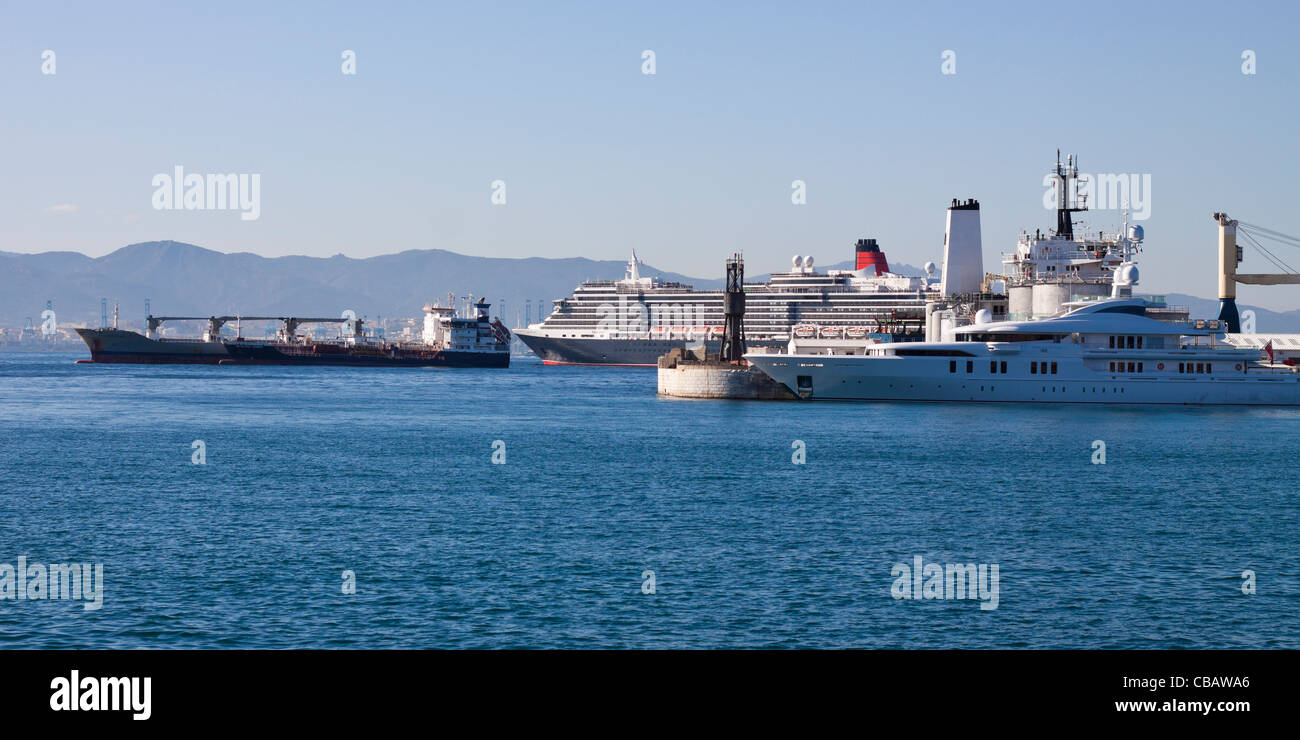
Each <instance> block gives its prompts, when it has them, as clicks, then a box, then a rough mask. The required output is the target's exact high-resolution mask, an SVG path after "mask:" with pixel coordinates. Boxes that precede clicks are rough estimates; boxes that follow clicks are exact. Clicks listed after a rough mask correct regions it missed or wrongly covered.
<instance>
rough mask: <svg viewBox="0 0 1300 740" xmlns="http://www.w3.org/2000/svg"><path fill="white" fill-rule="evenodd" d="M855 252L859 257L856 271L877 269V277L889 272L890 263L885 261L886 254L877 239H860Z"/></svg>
mask: <svg viewBox="0 0 1300 740" xmlns="http://www.w3.org/2000/svg"><path fill="white" fill-rule="evenodd" d="M855 251H856V252H857V257H858V261H857V267H856V268H855V269H858V270H865V269H867V268H869V267H874V268H876V277H879V276H881V275H884V274H885V273H887V272H889V262H887V261H886V260H885V253H884V252H882V251H880V247H879V246H877V245H876V240H875V239H859V240H858V244H857V246H856V248H855Z"/></svg>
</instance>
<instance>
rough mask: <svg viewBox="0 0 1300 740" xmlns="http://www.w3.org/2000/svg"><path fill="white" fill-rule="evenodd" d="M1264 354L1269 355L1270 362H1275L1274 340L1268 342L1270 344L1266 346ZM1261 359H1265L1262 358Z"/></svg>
mask: <svg viewBox="0 0 1300 740" xmlns="http://www.w3.org/2000/svg"><path fill="white" fill-rule="evenodd" d="M1264 352H1266V353H1268V361H1269V362H1272V361H1273V340H1272V339H1270V340H1268V344H1266V345H1264ZM1260 359H1263V358H1262V357H1261V358H1260Z"/></svg>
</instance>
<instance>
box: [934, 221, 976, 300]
mask: <svg viewBox="0 0 1300 740" xmlns="http://www.w3.org/2000/svg"><path fill="white" fill-rule="evenodd" d="M983 281H984V247H983V244H982V243H981V242H980V204H979V201H977V200H974V199H971V200H968V201H965V202H961V203H959V202H957V201H956V200H953V202H952V205H951V206H949V207H948V228H947V231H946V232H945V233H944V236H943V285H942V289H943V295H944V296H945V297H947V296H952V295H958V294H962V293H978V292H979V290H980V283H981V282H983Z"/></svg>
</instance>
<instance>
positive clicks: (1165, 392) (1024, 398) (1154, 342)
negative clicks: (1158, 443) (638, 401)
mask: <svg viewBox="0 0 1300 740" xmlns="http://www.w3.org/2000/svg"><path fill="white" fill-rule="evenodd" d="M1147 309H1148V303H1147V302H1146V301H1144V300H1142V299H1134V298H1113V299H1103V300H1098V301H1092V302H1087V303H1084V304H1082V305H1079V306H1078V307H1077V308H1073V309H1072V310H1070V311H1068V312H1066V313H1063V314H1061V315H1058V316H1055V317H1051V318H1046V319H1038V320H1030V321H1003V322H989V321H980V322H977V323H976V324H974V325H971V326H965V327H961V328H958V329H956V330H955V331H954V332H953V334H954V336H953V341H947V342H920V343H913V344H906V345H902V344H900V345H888V344H882V345H875V346H869V347H866V348H865V349H864V350H863V353H861V354H854V355H848V354H839V355H834V354H786V355H778V354H761V353H750V354H747V355H746V356H745V358H746V359H747V360H749V361H750V362H751V363H753V364H754V365H756V366H758V368H759V369H761V370H762V371H763V372H765V373H767V374H768V375H770V376H772V377H773V378H775V379H776V380H777V381H779V382H780V383H782V384H784V385H785V386H786V387H788V388H789V389H790V390H791V391H793V392H795V393H796V394H797V395H798V396H799V397H800V398H804V399H813V400H889V401H968V402H969V401H994V402H1035V403H1139V404H1236V405H1270V406H1272V405H1280V406H1293V405H1300V368H1297V367H1295V366H1293V365H1291V364H1287V363H1282V362H1275V361H1273V358H1272V353H1271V352H1270V354H1269V358H1268V359H1264V358H1262V357H1261V353H1260V349H1259V347H1258V346H1257V345H1256V346H1253V347H1246V348H1243V347H1241V346H1240V345H1239V344H1237V343H1230V342H1227V341H1225V340H1224V339H1225V338H1224V330H1225V328H1226V327H1225V326H1224V325H1222V324H1221V322H1218V321H1197V322H1194V323H1192V322H1184V323H1181V324H1179V323H1174V322H1170V321H1162V320H1157V319H1154V318H1151V317H1149V316H1147V315H1146V314H1147ZM1270 349H1271V347H1270Z"/></svg>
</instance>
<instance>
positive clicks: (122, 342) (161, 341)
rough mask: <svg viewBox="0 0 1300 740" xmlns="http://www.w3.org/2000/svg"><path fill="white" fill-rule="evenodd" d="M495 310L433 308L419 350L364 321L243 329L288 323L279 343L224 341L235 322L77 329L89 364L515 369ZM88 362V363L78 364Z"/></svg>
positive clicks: (156, 321)
mask: <svg viewBox="0 0 1300 740" xmlns="http://www.w3.org/2000/svg"><path fill="white" fill-rule="evenodd" d="M488 308H489V304H487V303H486V302H484V301H482V300H480V301H479V302H478V303H475V304H472V305H471V306H470V308H469V310H468V312H467V313H468V315H463V316H458V315H457V311H456V309H454V308H447V307H442V306H437V305H433V306H426V307H425V308H424V314H425V315H424V329H423V332H422V335H421V337H420V341H418V342H402V341H387V340H385V339H382V338H379V337H375V336H371V335H367V334H366V333H365V332H364V331H363V328H362V325H363V322H362V321H361V320H360V319H333V318H297V317H268V316H246V317H242V320H244V321H258V320H274V321H280V322H282V328H281V329H280V331H279V334H278V336H277V337H276V338H275V339H271V340H264V339H244V338H242V337H236V338H233V339H231V338H225V337H222V336H221V328H222V326H223V325H225V324H226V323H228V322H229V321H232V320H241V317H235V316H214V317H209V318H206V319H203V320H205V321H207V322H208V330H207V332H206V333H204V335H203V337H202V338H197V339H166V338H161V337H158V336H156V334H157V331H158V328H159V326H161V324H162V323H163V322H165V321H176V320H190V319H198V318H200V317H190V316H160V317H155V316H150V317H149V319H148V324H147V333H146V334H140V333H138V332H134V331H126V330H123V329H118V328H117V327H113V328H104V329H78V330H77V333H78V334H79V335H80V336H81V338H82V340H83V341H85V343H86V346H87V347H88V348H89V349H90V357H91V359H90V362H96V363H133V364H208V365H229V364H233V365H344V366H354V367H371V366H392V367H509V366H510V338H511V337H510V331H509V330H508V329H506V327H505V326H503V325H502V324H501V322H500V321H499V320H495V319H490V318H489V316H488ZM312 323H317V324H319V323H333V324H343V325H345V326H346V327H347V329H348V331H347V332H345V336H342V337H340V338H338V339H331V340H317V339H311V338H308V337H305V336H301V335H299V334H298V332H297V329H298V327H299V326H300V325H302V324H312ZM79 362H84V360H79Z"/></svg>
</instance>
